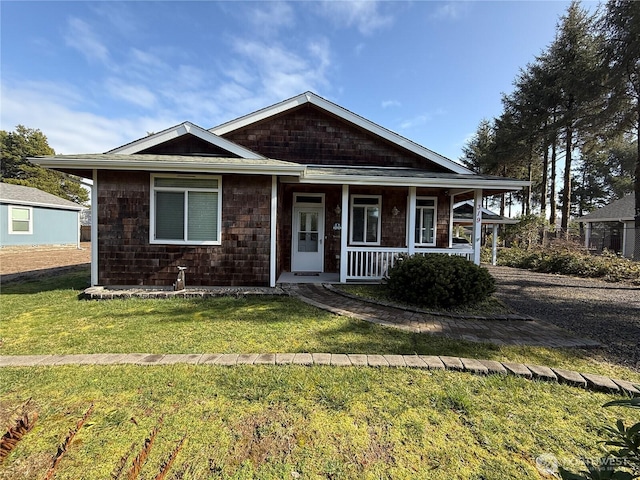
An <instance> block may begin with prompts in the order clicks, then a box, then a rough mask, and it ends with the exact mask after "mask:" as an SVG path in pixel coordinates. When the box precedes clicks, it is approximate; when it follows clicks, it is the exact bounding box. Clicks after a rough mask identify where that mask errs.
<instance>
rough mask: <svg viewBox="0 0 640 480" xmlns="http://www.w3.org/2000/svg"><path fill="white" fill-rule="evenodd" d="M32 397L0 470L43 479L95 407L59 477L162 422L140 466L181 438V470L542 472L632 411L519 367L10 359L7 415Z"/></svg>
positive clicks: (340, 475) (404, 475)
mask: <svg viewBox="0 0 640 480" xmlns="http://www.w3.org/2000/svg"><path fill="white" fill-rule="evenodd" d="M30 397H31V398H32V399H33V403H34V405H35V408H36V409H37V411H38V412H39V414H40V417H39V419H38V421H37V423H36V426H35V428H34V430H33V431H32V432H30V433H29V434H27V435H26V436H25V437H24V438H23V440H22V441H21V442H20V443H19V445H18V447H17V448H16V449H15V450H14V452H13V453H12V454H11V456H10V457H9V458H8V460H7V461H6V462H5V464H4V465H2V466H0V479H2V480H4V479H15V478H21V479H25V480H28V479H41V478H43V476H44V473H45V472H46V469H47V468H48V466H49V462H50V457H51V455H52V454H53V453H55V451H56V449H57V446H58V444H59V443H60V442H61V441H62V440H63V439H64V437H65V435H66V434H67V432H68V430H69V429H70V428H72V427H73V426H74V425H75V423H76V421H77V420H78V419H79V418H80V417H81V416H82V414H83V413H84V412H85V411H86V410H87V408H88V406H89V405H90V404H91V403H92V402H93V403H95V410H94V413H93V414H92V415H91V417H90V418H89V419H88V421H87V423H86V424H85V426H84V427H83V429H82V430H81V431H80V432H79V434H78V435H77V436H76V438H75V440H74V442H73V444H72V445H71V447H70V448H69V449H68V452H67V454H66V455H65V457H64V458H63V459H62V461H61V463H60V466H59V469H58V471H57V473H56V479H57V480H63V479H78V478H83V479H104V478H109V475H110V473H111V472H112V471H113V469H114V467H115V466H116V464H117V463H118V460H119V459H120V458H121V457H122V456H123V455H124V454H125V453H126V452H127V451H128V450H129V448H130V446H131V445H132V444H135V449H134V454H133V455H134V456H135V454H136V452H137V451H139V449H140V447H141V445H142V443H143V441H144V439H145V438H146V437H147V435H148V434H149V432H150V431H151V430H152V428H153V427H154V426H156V425H157V424H158V419H159V418H160V417H163V419H164V421H163V423H162V426H161V428H160V431H159V435H158V437H157V439H156V441H155V443H154V446H153V448H152V450H151V455H150V457H149V459H148V461H147V463H146V465H145V466H144V469H143V472H142V473H143V475H144V478H154V476H155V474H156V473H157V471H158V468H159V465H160V464H161V462H162V461H163V460H164V459H165V458H166V456H167V455H168V453H169V452H170V451H171V449H172V448H173V447H174V446H175V445H176V443H177V442H178V441H179V440H180V438H182V436H183V435H185V434H186V436H187V441H186V444H185V445H184V447H183V449H182V450H181V451H180V453H179V454H178V456H177V460H176V463H175V464H174V465H173V467H172V470H171V476H169V477H168V478H173V479H205V478H210V479H218V478H225V479H251V478H260V479H264V480H267V479H274V480H275V479H278V480H280V479H289V478H297V477H296V474H299V475H300V477H299V478H303V479H362V478H365V479H366V478H371V479H380V478H382V479H386V478H393V479H414V478H429V479H522V478H543V477H541V476H540V475H539V474H538V472H537V470H536V467H535V459H536V457H537V456H539V455H541V454H543V453H551V454H554V455H556V456H557V457H559V458H561V459H564V460H563V462H565V466H570V467H575V466H577V465H578V463H579V458H582V457H586V458H589V459H594V460H595V459H597V458H598V457H599V456H600V453H601V451H600V450H599V448H598V444H597V441H598V440H599V439H601V438H602V435H603V434H602V429H603V427H604V426H605V425H608V424H611V423H613V422H614V421H615V419H616V418H618V416H620V417H621V418H625V421H627V423H630V421H631V420H633V419H631V418H630V417H629V416H628V415H629V412H630V411H629V410H628V409H627V410H625V409H614V408H609V409H603V408H601V405H602V404H603V403H605V402H606V401H609V400H611V399H613V398H615V397H614V396H611V395H606V394H601V393H594V392H586V391H584V390H580V389H576V388H573V387H568V386H563V385H558V384H551V383H544V382H531V381H527V380H524V379H521V378H517V377H511V376H508V377H503V376H488V377H480V376H472V375H469V374H464V373H452V372H444V371H423V370H409V369H389V368H383V369H362V368H355V367H349V368H340V367H299V366H253V367H251V366H238V367H231V368H225V367H215V366H192V365H175V366H165V367H149V366H147V367H141V366H104V367H96V366H93V367H90V366H83V367H79V366H65V367H41V368H5V369H3V370H2V382H1V383H0V422H2V423H3V424H5V423H6V422H7V420H8V419H9V418H10V417H11V416H12V415H11V413H12V412H14V411H15V410H17V409H18V407H19V406H20V405H21V404H22V403H23V402H24V401H25V400H26V399H27V398H30Z"/></svg>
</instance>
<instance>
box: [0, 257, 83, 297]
mask: <svg viewBox="0 0 640 480" xmlns="http://www.w3.org/2000/svg"><path fill="white" fill-rule="evenodd" d="M90 275H91V274H90V271H89V266H88V264H84V265H71V266H68V267H59V268H49V269H46V270H33V271H30V272H22V273H16V274H10V275H2V277H0V284H1V285H2V288H1V293H5V294H10V295H32V294H34V293H40V292H50V291H53V290H80V291H82V290H84V289H85V288H87V287H88V286H89V285H90V283H91V280H90Z"/></svg>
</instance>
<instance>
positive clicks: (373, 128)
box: [210, 92, 473, 174]
mask: <svg viewBox="0 0 640 480" xmlns="http://www.w3.org/2000/svg"><path fill="white" fill-rule="evenodd" d="M305 104H311V105H315V106H316V107H318V108H321V109H322V110H325V111H326V112H329V113H330V114H332V115H334V116H336V117H338V118H341V119H342V120H344V121H346V122H349V123H351V124H353V125H356V126H357V127H359V128H362V129H364V130H366V131H368V132H370V133H372V134H374V135H377V136H378V137H381V138H383V139H385V140H387V141H389V142H391V143H393V144H395V145H397V146H399V147H402V148H404V149H406V150H409V151H410V152H413V153H415V154H417V155H420V156H422V157H424V158H426V159H428V160H430V161H432V162H434V163H435V164H437V165H440V166H442V167H443V168H446V169H447V170H450V171H452V172H454V173H461V174H465V173H466V174H472V173H473V172H472V171H471V170H468V169H466V168H465V167H463V166H462V165H460V164H458V163H456V162H454V161H453V160H450V159H448V158H446V157H444V156H442V155H440V154H438V153H436V152H434V151H432V150H429V149H428V148H425V147H423V146H422V145H419V144H417V143H415V142H412V141H411V140H409V139H407V138H405V137H403V136H402V135H399V134H397V133H395V132H392V131H391V130H388V129H386V128H384V127H381V126H380V125H378V124H376V123H374V122H372V121H370V120H367V119H366V118H364V117H361V116H360V115H357V114H355V113H353V112H351V111H349V110H347V109H346V108H344V107H341V106H340V105H336V104H335V103H332V102H330V101H329V100H326V99H324V98H322V97H320V96H318V95H316V94H315V93H312V92H305V93H302V94H300V95H297V96H295V97H293V98H290V99H288V100H284V101H282V102H280V103H276V104H275V105H272V106H270V107H266V108H263V109H261V110H258V111H256V112H253V113H250V114H248V115H244V116H242V117H240V118H237V119H235V120H231V121H230V122H226V123H223V124H222V125H219V126H217V127H214V128H212V129H211V130H210V131H211V132H213V133H215V134H216V135H225V134H227V133H229V132H233V131H234V130H238V129H239V128H243V127H246V126H248V125H251V124H253V123H256V122H259V121H262V120H265V119H267V118H270V117H273V116H275V115H280V114H282V113H284V112H287V111H289V110H292V109H294V108H297V107H300V106H302V105H305Z"/></svg>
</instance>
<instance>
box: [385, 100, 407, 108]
mask: <svg viewBox="0 0 640 480" xmlns="http://www.w3.org/2000/svg"><path fill="white" fill-rule="evenodd" d="M380 105H381V106H382V108H391V107H400V106H402V104H401V103H400V102H399V101H397V100H384V101H383V102H382V103H381V104H380Z"/></svg>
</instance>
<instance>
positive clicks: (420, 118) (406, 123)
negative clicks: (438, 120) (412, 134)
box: [400, 109, 446, 130]
mask: <svg viewBox="0 0 640 480" xmlns="http://www.w3.org/2000/svg"><path fill="white" fill-rule="evenodd" d="M445 114H446V112H445V111H444V110H442V109H438V110H436V111H434V112H426V113H421V114H419V115H416V116H414V117H412V118H408V119H406V120H403V121H402V122H400V129H401V130H410V129H412V128H416V127H420V126H422V125H425V124H426V123H429V122H431V121H432V120H433V119H434V118H435V117H438V116H441V115H445Z"/></svg>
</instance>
